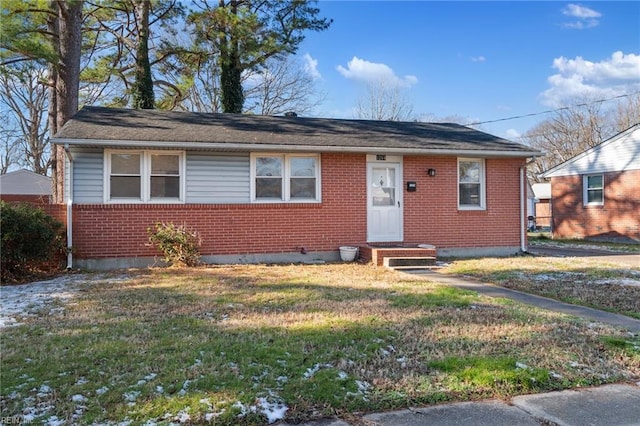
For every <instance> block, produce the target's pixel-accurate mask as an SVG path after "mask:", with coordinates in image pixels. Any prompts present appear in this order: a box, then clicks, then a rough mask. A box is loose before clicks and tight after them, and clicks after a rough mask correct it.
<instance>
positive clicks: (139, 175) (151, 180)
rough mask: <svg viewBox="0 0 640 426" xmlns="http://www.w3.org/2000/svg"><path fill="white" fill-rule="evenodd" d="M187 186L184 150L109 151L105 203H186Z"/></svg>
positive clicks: (106, 160)
mask: <svg viewBox="0 0 640 426" xmlns="http://www.w3.org/2000/svg"><path fill="white" fill-rule="evenodd" d="M183 186H184V153H183V152H181V151H180V152H175V151H113V150H107V151H106V152H105V197H104V198H105V202H119V203H121V202H124V203H136V202H138V203H141V202H154V203H175V202H182V201H183V193H184V190H183Z"/></svg>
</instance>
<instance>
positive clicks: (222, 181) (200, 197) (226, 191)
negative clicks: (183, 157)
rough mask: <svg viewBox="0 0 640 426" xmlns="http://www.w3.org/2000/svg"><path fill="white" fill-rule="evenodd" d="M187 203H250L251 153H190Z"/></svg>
mask: <svg viewBox="0 0 640 426" xmlns="http://www.w3.org/2000/svg"><path fill="white" fill-rule="evenodd" d="M186 179H187V196H186V202H187V203H215V204H230V203H249V202H250V201H251V199H250V195H249V186H250V185H249V154H248V153H246V154H245V153H215V154H211V153H199V152H188V153H187V176H186Z"/></svg>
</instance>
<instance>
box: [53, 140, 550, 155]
mask: <svg viewBox="0 0 640 426" xmlns="http://www.w3.org/2000/svg"><path fill="white" fill-rule="evenodd" d="M51 142H52V143H53V144H56V145H62V144H64V145H65V146H69V145H78V146H95V147H102V148H108V147H109V148H146V149H154V148H155V149H159V148H164V149H181V150H185V149H192V150H220V151H254V152H271V151H273V152H282V151H287V152H335V153H365V154H376V153H378V154H387V155H409V154H414V155H435V156H438V155H440V156H451V155H455V156H463V157H481V158H489V157H500V158H529V157H539V156H541V155H543V153H542V152H540V151H533V150H532V151H503V150H483V149H451V148H448V149H428V148H426V149H425V148H392V147H381V146H363V147H354V146H339V145H321V146H318V145H287V144H266V143H238V142H180V143H175V142H162V141H124V140H95V139H57V138H53V139H52V140H51Z"/></svg>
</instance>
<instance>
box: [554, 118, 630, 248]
mask: <svg viewBox="0 0 640 426" xmlns="http://www.w3.org/2000/svg"><path fill="white" fill-rule="evenodd" d="M542 176H543V177H544V178H547V179H551V215H552V224H551V226H552V231H553V236H554V237H556V238H592V239H606V240H620V239H622V240H635V241H640V123H638V124H636V125H634V126H632V127H630V128H629V129H627V130H625V131H623V132H621V133H619V134H617V135H615V136H613V137H612V138H610V139H607V140H605V141H604V142H602V143H600V144H599V145H596V146H594V147H592V148H590V149H588V150H587V151H585V152H583V153H581V154H579V155H577V156H576V157H574V158H572V159H570V160H568V161H566V162H564V163H562V164H560V165H558V166H556V167H554V168H552V169H550V170H549V171H547V172H546V173H544V174H543V175H542Z"/></svg>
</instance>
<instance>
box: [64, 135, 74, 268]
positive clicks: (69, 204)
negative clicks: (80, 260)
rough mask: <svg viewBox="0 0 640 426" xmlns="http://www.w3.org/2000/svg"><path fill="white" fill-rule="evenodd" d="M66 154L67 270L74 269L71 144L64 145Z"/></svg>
mask: <svg viewBox="0 0 640 426" xmlns="http://www.w3.org/2000/svg"><path fill="white" fill-rule="evenodd" d="M64 152H65V154H67V158H68V159H69V176H68V179H69V193H68V194H67V197H66V198H67V270H70V269H71V268H73V253H72V249H73V156H72V155H71V151H70V150H69V144H68V143H66V144H64Z"/></svg>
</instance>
